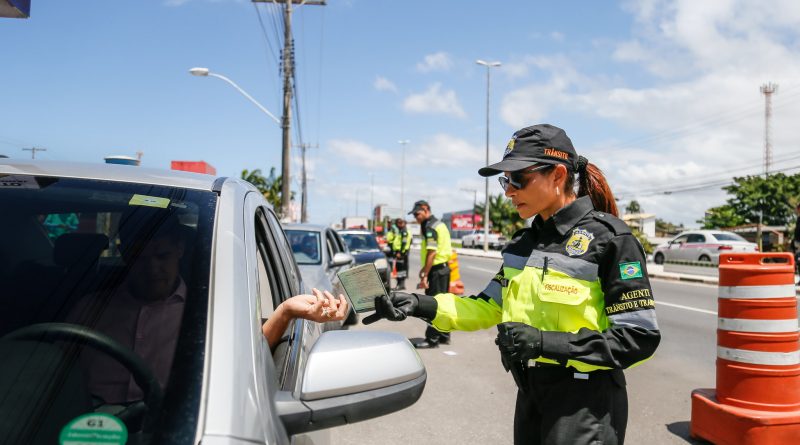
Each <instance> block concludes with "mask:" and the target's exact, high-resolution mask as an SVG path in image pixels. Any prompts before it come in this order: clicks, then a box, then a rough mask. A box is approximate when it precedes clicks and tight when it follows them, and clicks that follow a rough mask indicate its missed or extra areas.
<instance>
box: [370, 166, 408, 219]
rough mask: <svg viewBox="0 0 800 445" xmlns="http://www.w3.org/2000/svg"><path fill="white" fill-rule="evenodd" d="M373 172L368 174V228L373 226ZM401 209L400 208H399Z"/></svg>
mask: <svg viewBox="0 0 800 445" xmlns="http://www.w3.org/2000/svg"><path fill="white" fill-rule="evenodd" d="M374 196H375V173H370V174H369V212H370V213H369V229H370V230H372V229H374V228H375V204H374V202H375V201H374V199H373V198H374ZM400 210H402V209H400Z"/></svg>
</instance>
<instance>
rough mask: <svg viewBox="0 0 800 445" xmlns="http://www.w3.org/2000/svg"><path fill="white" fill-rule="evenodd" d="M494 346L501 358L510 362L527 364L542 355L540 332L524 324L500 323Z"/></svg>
mask: <svg viewBox="0 0 800 445" xmlns="http://www.w3.org/2000/svg"><path fill="white" fill-rule="evenodd" d="M494 344H496V345H497V346H498V347H499V348H500V354H502V355H503V358H506V359H508V360H509V361H511V362H527V361H528V360H530V359H534V358H539V357H540V356H541V355H542V331H540V330H539V329H537V328H535V327H533V326H531V325H528V324H525V323H517V322H514V321H509V322H505V323H500V324H498V325H497V338H496V339H495V340H494Z"/></svg>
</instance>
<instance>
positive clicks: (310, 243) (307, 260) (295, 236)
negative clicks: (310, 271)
mask: <svg viewBox="0 0 800 445" xmlns="http://www.w3.org/2000/svg"><path fill="white" fill-rule="evenodd" d="M286 238H288V240H289V244H290V245H291V246H292V253H293V254H294V259H295V261H297V264H321V263H322V244H321V243H322V241H321V239H320V234H319V232H316V231H310V230H297V229H288V230H286Z"/></svg>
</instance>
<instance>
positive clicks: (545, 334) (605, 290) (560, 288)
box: [364, 124, 661, 444]
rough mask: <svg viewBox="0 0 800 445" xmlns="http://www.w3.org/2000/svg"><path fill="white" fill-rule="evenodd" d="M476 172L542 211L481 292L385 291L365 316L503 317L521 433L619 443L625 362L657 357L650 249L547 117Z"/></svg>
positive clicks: (530, 439)
mask: <svg viewBox="0 0 800 445" xmlns="http://www.w3.org/2000/svg"><path fill="white" fill-rule="evenodd" d="M478 173H479V174H480V175H481V176H493V175H497V174H502V176H500V177H499V180H500V185H501V186H502V188H503V190H504V191H505V195H506V197H507V198H509V199H511V202H512V203H513V204H514V206H515V207H516V209H517V212H519V215H520V216H521V217H522V218H525V219H527V218H531V217H534V216H535V218H534V219H533V222H532V224H531V227H529V228H524V229H521V230H519V231H518V232H517V233H516V234H514V236H513V238H512V240H511V241H510V242H509V244H508V245H507V246H506V247H505V248H504V249H503V265H502V267H501V269H500V271H499V272H498V273H497V275H496V276H495V277H494V278H493V279H492V280H491V281H490V282H489V284H488V285H487V286H486V288H485V289H484V290H483V291H482V292H481V293H479V294H478V295H476V296H470V297H464V298H461V297H458V296H456V295H453V294H447V293H445V294H438V295H436V296H426V295H420V294H413V293H405V292H394V293H392V296H391V298H389V297H386V296H383V297H380V298H378V299H376V301H375V306H376V312H375V314H373V315H370V316H369V317H367V318H365V319H364V323H372V322H374V321H377V320H378V319H380V318H386V319H389V320H393V321H400V320H404V319H405V318H406V317H407V316H409V315H411V316H415V317H419V318H422V319H424V320H426V321H429V322H430V323H431V324H432V325H433V326H434V327H435V328H436V329H438V330H440V331H443V332H450V331H453V330H463V331H472V330H477V329H487V328H489V327H491V326H495V325H496V326H497V330H498V335H497V338H496V340H495V343H496V344H497V345H498V347H499V349H500V356H501V361H502V364H503V366H504V368H505V369H506V370H507V371H510V372H511V373H512V375H513V376H514V380H515V381H516V383H517V386H518V392H517V402H516V411H515V415H514V443H515V444H594V443H603V444H622V443H623V442H624V440H625V427H626V424H627V415H628V401H627V392H626V389H625V376H624V374H623V370H624V369H627V368H630V367H632V366H636V365H638V364H639V363H641V362H643V361H645V360H647V359H648V358H650V357H651V356H652V355H653V353H654V352H655V350H656V347H657V346H658V343H659V341H660V338H661V335H660V333H659V330H658V324H657V322H656V313H655V301H654V299H653V293H652V289H651V287H650V282H649V280H648V277H647V270H646V265H645V254H644V251H643V249H642V247H641V245H640V244H639V242H638V241H637V240H636V238H635V237H634V236H633V235H632V234H631V231H630V229H629V228H628V226H627V225H626V224H625V223H624V222H622V221H621V220H620V219H618V218H617V207H616V204H615V203H614V197H613V195H612V193H611V190H610V188H609V186H608V184H607V182H606V180H605V177H604V176H603V174H602V172H601V171H600V170H599V169H598V168H597V167H596V166H595V165H593V164H591V163H589V162H588V161H587V160H586V158H584V157H582V156H578V154H577V153H576V151H575V148H574V147H573V145H572V141H571V140H570V139H569V137H568V136H567V134H566V133H565V132H564V130H562V129H560V128H558V127H554V126H552V125H548V124H540V125H534V126H531V127H527V128H523V129H521V130H519V131H517V132H516V133H514V136H513V137H512V139H511V141H510V142H509V143H508V146H507V147H506V149H505V152H504V154H503V159H502V161H500V162H498V163H496V164H492V165H489V166H487V167H484V168H481V169H480V170H479V171H478ZM576 176H577V187H576V184H575V183H576ZM576 188H577V192H576V190H575V189H576Z"/></svg>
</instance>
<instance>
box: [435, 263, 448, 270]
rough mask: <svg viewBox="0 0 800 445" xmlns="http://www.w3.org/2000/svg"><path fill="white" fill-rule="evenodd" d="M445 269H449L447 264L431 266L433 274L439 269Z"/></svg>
mask: <svg viewBox="0 0 800 445" xmlns="http://www.w3.org/2000/svg"><path fill="white" fill-rule="evenodd" d="M445 267H447V263H441V264H434V265H433V266H431V272H433V271H435V270H439V269H444V268H445Z"/></svg>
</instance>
